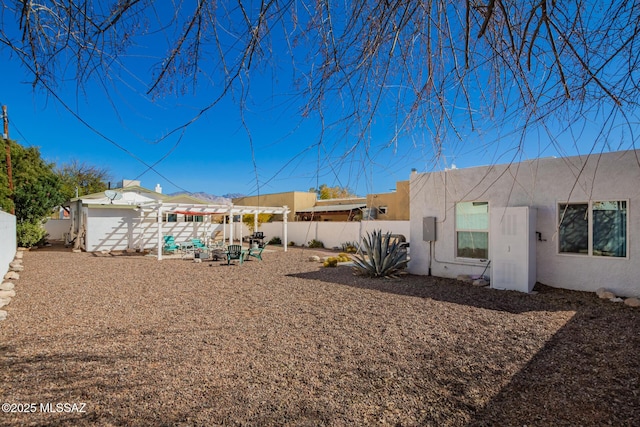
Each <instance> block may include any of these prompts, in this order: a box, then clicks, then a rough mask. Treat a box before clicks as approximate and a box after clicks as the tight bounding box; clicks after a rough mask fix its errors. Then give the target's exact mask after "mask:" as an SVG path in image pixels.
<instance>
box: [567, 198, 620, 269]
mask: <svg viewBox="0 0 640 427" xmlns="http://www.w3.org/2000/svg"><path fill="white" fill-rule="evenodd" d="M558 224H559V225H558V233H559V236H560V237H559V239H558V241H559V252H560V253H564V254H579V255H592V256H606V257H626V256H627V202H626V201H624V200H623V201H597V202H591V203H560V204H559V205H558Z"/></svg>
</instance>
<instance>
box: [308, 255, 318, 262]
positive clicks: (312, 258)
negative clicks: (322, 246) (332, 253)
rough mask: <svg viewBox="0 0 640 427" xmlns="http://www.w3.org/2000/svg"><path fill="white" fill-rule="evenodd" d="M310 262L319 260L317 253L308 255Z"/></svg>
mask: <svg viewBox="0 0 640 427" xmlns="http://www.w3.org/2000/svg"><path fill="white" fill-rule="evenodd" d="M309 261H310V262H320V257H319V256H318V255H313V256H310V257H309Z"/></svg>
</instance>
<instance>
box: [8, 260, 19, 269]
mask: <svg viewBox="0 0 640 427" xmlns="http://www.w3.org/2000/svg"><path fill="white" fill-rule="evenodd" d="M9 267H22V259H14V260H13V261H11V262H10V263H9Z"/></svg>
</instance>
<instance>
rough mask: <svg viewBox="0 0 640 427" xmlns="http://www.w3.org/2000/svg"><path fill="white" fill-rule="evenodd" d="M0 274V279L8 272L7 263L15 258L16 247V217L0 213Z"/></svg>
mask: <svg viewBox="0 0 640 427" xmlns="http://www.w3.org/2000/svg"><path fill="white" fill-rule="evenodd" d="M0 242H2V250H1V251H0V274H1V277H4V275H5V274H6V273H7V271H9V263H10V262H11V261H12V260H13V258H15V256H16V250H17V248H18V246H17V240H16V217H15V216H13V215H11V214H9V213H6V212H2V211H0ZM0 281H1V280H0Z"/></svg>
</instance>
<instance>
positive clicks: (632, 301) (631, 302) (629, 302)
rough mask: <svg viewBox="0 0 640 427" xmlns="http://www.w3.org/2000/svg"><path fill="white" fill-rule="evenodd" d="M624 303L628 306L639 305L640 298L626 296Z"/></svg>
mask: <svg viewBox="0 0 640 427" xmlns="http://www.w3.org/2000/svg"><path fill="white" fill-rule="evenodd" d="M624 305H628V306H629V307H640V298H627V299H626V300H624Z"/></svg>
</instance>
